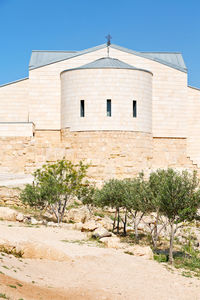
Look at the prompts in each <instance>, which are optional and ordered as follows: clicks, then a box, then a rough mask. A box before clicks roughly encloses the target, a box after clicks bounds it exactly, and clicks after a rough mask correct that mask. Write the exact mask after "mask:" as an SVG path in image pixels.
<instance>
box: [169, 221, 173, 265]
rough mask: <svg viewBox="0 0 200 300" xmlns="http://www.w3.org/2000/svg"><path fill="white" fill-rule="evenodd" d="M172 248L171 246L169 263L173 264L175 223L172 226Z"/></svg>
mask: <svg viewBox="0 0 200 300" xmlns="http://www.w3.org/2000/svg"><path fill="white" fill-rule="evenodd" d="M170 227H171V232H170V246H169V263H170V264H171V265H172V264H173V244H174V223H171V224H170Z"/></svg>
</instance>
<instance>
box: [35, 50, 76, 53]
mask: <svg viewBox="0 0 200 300" xmlns="http://www.w3.org/2000/svg"><path fill="white" fill-rule="evenodd" d="M32 52H66V53H71V52H73V53H76V52H79V51H77V50H32Z"/></svg>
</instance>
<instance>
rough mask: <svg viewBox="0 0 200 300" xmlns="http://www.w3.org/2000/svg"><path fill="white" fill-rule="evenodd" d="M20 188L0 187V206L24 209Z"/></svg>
mask: <svg viewBox="0 0 200 300" xmlns="http://www.w3.org/2000/svg"><path fill="white" fill-rule="evenodd" d="M20 192H21V190H20V188H9V187H4V186H3V187H0V206H10V207H13V206H15V207H16V206H18V207H24V206H23V204H22V202H21V201H20V199H19V195H20Z"/></svg>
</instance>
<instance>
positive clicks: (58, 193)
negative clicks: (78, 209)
mask: <svg viewBox="0 0 200 300" xmlns="http://www.w3.org/2000/svg"><path fill="white" fill-rule="evenodd" d="M87 168H88V166H87V165H84V164H83V163H82V162H80V163H79V164H77V165H75V164H73V163H72V162H70V161H67V160H64V159H63V160H58V161H57V162H56V163H54V164H46V165H44V166H43V167H42V168H41V169H38V170H36V172H35V173H34V182H33V184H32V185H30V184H28V185H26V187H25V189H24V190H23V192H22V193H21V196H20V197H21V200H22V202H23V203H25V204H29V205H30V206H33V207H37V208H40V209H44V208H46V209H48V210H49V211H50V212H51V213H52V214H54V215H55V217H56V218H57V221H58V223H59V222H60V221H61V222H62V218H63V215H64V212H65V209H66V204H67V202H68V201H69V199H70V198H73V197H75V196H78V195H79V193H80V190H81V189H82V188H83V185H84V179H85V177H86V171H87Z"/></svg>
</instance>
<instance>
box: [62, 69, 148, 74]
mask: <svg viewBox="0 0 200 300" xmlns="http://www.w3.org/2000/svg"><path fill="white" fill-rule="evenodd" d="M92 69H93V70H95V69H119V70H130V71H142V72H147V73H150V74H151V75H152V76H153V73H152V72H151V71H148V70H145V69H140V68H134V67H133V68H125V67H124V68H120V67H113V68H112V67H103V68H101V67H91V68H87V67H86V68H84V67H79V68H73V69H67V70H64V71H62V72H61V73H60V75H61V74H62V73H65V72H68V71H76V70H92Z"/></svg>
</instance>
